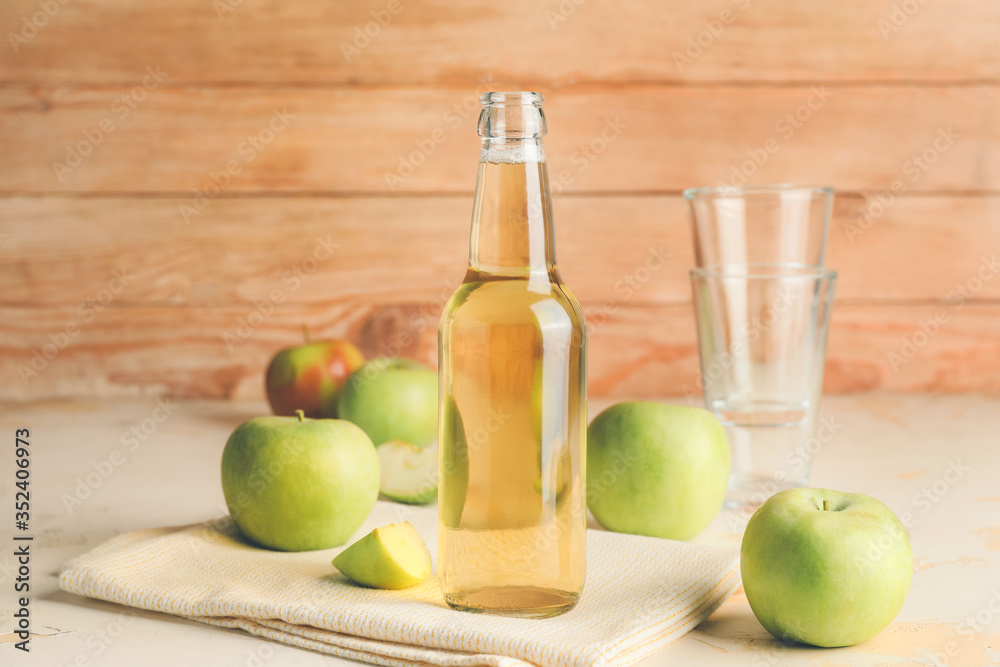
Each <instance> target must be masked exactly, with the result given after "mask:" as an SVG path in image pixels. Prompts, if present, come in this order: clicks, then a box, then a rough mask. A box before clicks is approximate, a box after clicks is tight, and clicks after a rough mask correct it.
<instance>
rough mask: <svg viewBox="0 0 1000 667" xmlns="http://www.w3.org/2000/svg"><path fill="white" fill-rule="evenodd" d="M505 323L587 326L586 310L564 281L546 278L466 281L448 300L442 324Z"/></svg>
mask: <svg viewBox="0 0 1000 667" xmlns="http://www.w3.org/2000/svg"><path fill="white" fill-rule="evenodd" d="M560 314H561V315H562V316H560ZM504 320H509V321H511V322H512V323H517V322H525V321H531V320H533V321H536V322H538V323H540V324H544V322H546V321H549V322H553V323H555V322H563V323H565V324H568V325H572V326H574V327H579V328H584V327H585V322H584V315H583V310H582V309H581V308H580V305H579V303H578V302H577V300H576V297H574V296H573V294H572V292H570V291H569V289H568V288H567V287H566V286H565V285H564V284H563V283H562V282H560V281H558V280H550V279H548V278H547V277H546V278H540V279H534V280H533V279H526V278H519V279H498V280H497V279H494V280H471V281H467V282H465V283H463V284H462V285H461V286H459V288H458V289H457V290H456V291H455V293H454V294H453V295H452V297H451V299H449V300H448V303H447V304H446V305H445V308H444V312H443V313H442V317H441V324H442V326H446V325H453V324H455V323H457V322H458V323H462V324H468V325H473V326H474V325H475V323H477V322H482V323H489V324H496V323H497V322H500V321H504Z"/></svg>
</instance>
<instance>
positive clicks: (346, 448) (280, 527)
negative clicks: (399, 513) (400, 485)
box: [222, 411, 379, 551]
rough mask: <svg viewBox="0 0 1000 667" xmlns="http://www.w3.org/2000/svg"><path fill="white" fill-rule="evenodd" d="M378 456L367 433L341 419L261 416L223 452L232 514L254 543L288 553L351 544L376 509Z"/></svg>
mask: <svg viewBox="0 0 1000 667" xmlns="http://www.w3.org/2000/svg"><path fill="white" fill-rule="evenodd" d="M378 484H379V464H378V455H377V454H376V453H375V448H374V447H373V446H372V442H371V440H369V439H368V436H367V435H365V432H364V431H362V430H361V429H360V428H358V427H357V426H355V425H354V424H352V423H350V422H348V421H344V420H340V419H306V418H304V416H303V414H302V413H301V411H300V412H299V414H298V416H297V417H256V418H254V419H251V420H250V421H247V422H244V423H243V424H241V425H240V426H238V427H237V428H236V430H235V431H233V434H232V435H230V436H229V441H228V442H226V448H225V449H224V450H223V452H222V491H223V494H224V495H225V497H226V505H227V507H228V508H229V514H230V515H231V516H232V517H233V520H234V521H235V522H236V525H237V526H239V528H240V530H241V531H243V534H244V535H246V536H247V537H249V538H250V539H251V540H253V541H254V542H257V543H258V544H261V545H263V546H265V547H269V548H271V549H278V550H281V551H311V550H314V549H329V548H330V547H336V546H340V545H341V544H343V543H344V542H346V541H347V540H348V539H349V538H350V537H351V535H352V534H354V531H356V530H357V529H358V528H359V527H360V526H361V524H362V523H364V520H365V519H366V518H368V514H369V512H371V509H372V507H374V506H375V499H376V498H377V497H378Z"/></svg>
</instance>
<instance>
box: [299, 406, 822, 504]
mask: <svg viewBox="0 0 1000 667" xmlns="http://www.w3.org/2000/svg"><path fill="white" fill-rule="evenodd" d="M299 412H302V411H301V410H299ZM823 509H824V510H829V509H830V501H829V500H824V501H823Z"/></svg>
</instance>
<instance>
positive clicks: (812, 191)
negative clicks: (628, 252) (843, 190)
mask: <svg viewBox="0 0 1000 667" xmlns="http://www.w3.org/2000/svg"><path fill="white" fill-rule="evenodd" d="M684 198H685V199H686V200H687V202H688V207H689V209H690V211H691V223H692V227H693V231H694V255H695V266H697V267H701V268H707V267H717V266H729V265H742V264H796V265H800V266H823V265H824V260H825V254H826V238H827V233H828V231H829V228H830V212H831V211H832V209H833V188H827V187H800V186H795V185H761V186H754V187H743V188H736V187H722V188H692V189H690V190H685V191H684Z"/></svg>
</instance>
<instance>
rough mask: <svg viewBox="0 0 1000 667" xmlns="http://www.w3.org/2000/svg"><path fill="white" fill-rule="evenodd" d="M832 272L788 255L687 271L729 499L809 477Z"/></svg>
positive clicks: (743, 502)
mask: <svg viewBox="0 0 1000 667" xmlns="http://www.w3.org/2000/svg"><path fill="white" fill-rule="evenodd" d="M836 278H837V274H836V273H835V272H833V271H830V270H828V269H824V268H821V267H801V266H794V265H790V264H743V265H727V266H726V267H725V268H724V269H714V268H699V269H693V270H692V271H691V288H692V294H693V299H694V310H695V319H696V322H697V327H698V351H699V355H700V358H701V378H702V384H703V389H704V396H705V407H706V408H708V409H709V410H710V411H712V413H714V414H715V416H716V417H718V419H719V420H720V421H721V422H722V423H723V425H724V426H725V427H726V431H727V434H728V436H729V443H730V447H731V449H732V474H731V477H730V482H729V494H728V495H727V499H726V503H727V505H728V506H730V507H748V506H755V505H759V504H760V503H762V502H763V501H764V500H766V499H767V498H768V497H769V496H771V495H772V494H774V493H776V492H777V491H780V490H782V489H786V488H792V487H796V486H807V485H808V483H809V474H810V470H811V464H812V457H813V454H814V453H815V452H816V451H817V449H818V447H819V445H820V444H822V443H819V442H818V441H817V440H816V421H817V414H818V409H819V399H820V395H821V393H822V388H823V367H824V364H825V362H826V341H827V332H828V331H829V325H830V312H831V309H832V307H833V297H834V287H835V283H836Z"/></svg>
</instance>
